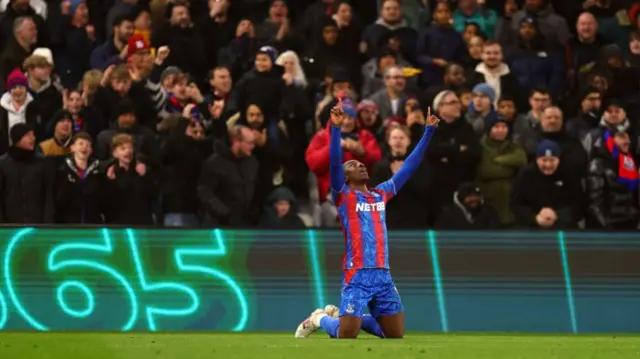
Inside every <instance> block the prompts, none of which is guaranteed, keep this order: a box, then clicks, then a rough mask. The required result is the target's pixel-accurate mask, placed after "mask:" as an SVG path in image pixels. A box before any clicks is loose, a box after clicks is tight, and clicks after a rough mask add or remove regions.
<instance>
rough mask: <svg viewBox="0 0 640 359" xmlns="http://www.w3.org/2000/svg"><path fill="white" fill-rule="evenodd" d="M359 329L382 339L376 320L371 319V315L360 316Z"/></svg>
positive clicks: (382, 335) (380, 329)
mask: <svg viewBox="0 0 640 359" xmlns="http://www.w3.org/2000/svg"><path fill="white" fill-rule="evenodd" d="M360 329H362V330H364V331H365V332H367V333H369V334H371V335H375V336H376V337H378V338H384V333H383V332H382V328H380V324H378V321H377V320H376V318H374V317H372V316H371V314H365V315H363V316H362V325H361V326H360Z"/></svg>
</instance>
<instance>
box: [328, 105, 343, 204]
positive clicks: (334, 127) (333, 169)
mask: <svg viewBox="0 0 640 359" xmlns="http://www.w3.org/2000/svg"><path fill="white" fill-rule="evenodd" d="M343 121H344V112H343V111H342V100H341V99H340V98H339V99H338V105H337V106H336V107H334V108H332V109H331V140H330V142H329V171H330V173H331V190H332V191H334V192H340V191H341V190H342V187H343V186H344V169H343V168H342V144H341V143H340V140H341V139H342V138H341V135H342V122H343Z"/></svg>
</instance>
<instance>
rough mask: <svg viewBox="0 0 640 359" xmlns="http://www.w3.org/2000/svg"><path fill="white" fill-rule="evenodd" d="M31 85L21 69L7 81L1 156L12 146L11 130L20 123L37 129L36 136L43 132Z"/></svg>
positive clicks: (0, 120)
mask: <svg viewBox="0 0 640 359" xmlns="http://www.w3.org/2000/svg"><path fill="white" fill-rule="evenodd" d="M28 86H29V83H28V81H27V78H26V77H25V76H24V73H22V71H20V69H15V70H14V71H13V72H11V74H10V75H9V78H8V79H7V84H6V87H5V88H6V89H7V91H6V92H5V93H4V94H3V95H2V97H0V154H4V153H5V152H6V151H7V148H9V146H10V145H11V144H12V142H11V136H9V134H10V132H11V128H12V127H13V126H15V125H16V124H18V123H26V124H28V125H29V126H31V129H32V130H33V129H35V131H34V133H35V134H36V136H38V135H40V136H41V134H40V133H41V132H42V131H39V130H38V129H39V128H40V127H41V126H38V125H39V122H40V121H38V113H37V108H36V107H34V106H32V103H33V96H31V94H30V93H29V91H27V87H28ZM39 132H40V133H39Z"/></svg>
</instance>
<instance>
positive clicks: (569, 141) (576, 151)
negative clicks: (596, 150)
mask: <svg viewBox="0 0 640 359" xmlns="http://www.w3.org/2000/svg"><path fill="white" fill-rule="evenodd" d="M544 139H547V140H551V141H553V142H555V143H557V144H558V145H559V146H560V148H561V150H562V153H561V155H560V156H561V158H560V160H561V161H562V166H563V167H565V168H567V170H568V171H570V172H572V173H579V174H583V173H584V172H585V170H586V168H587V153H586V152H585V150H584V148H583V147H582V144H581V143H580V141H578V139H576V138H574V137H572V136H571V135H569V134H568V133H567V131H566V130H565V129H564V119H563V115H562V111H561V110H560V109H559V108H558V107H556V106H550V107H547V108H545V109H544V111H543V112H542V116H541V118H540V123H539V125H538V126H536V127H534V128H532V129H530V130H528V131H527V132H525V133H524V134H523V135H522V136H521V137H520V139H519V141H518V142H519V143H520V144H521V145H522V147H524V150H525V152H526V153H527V157H528V158H529V160H530V161H531V160H533V159H535V158H537V155H538V145H539V144H540V142H541V141H543V140H544Z"/></svg>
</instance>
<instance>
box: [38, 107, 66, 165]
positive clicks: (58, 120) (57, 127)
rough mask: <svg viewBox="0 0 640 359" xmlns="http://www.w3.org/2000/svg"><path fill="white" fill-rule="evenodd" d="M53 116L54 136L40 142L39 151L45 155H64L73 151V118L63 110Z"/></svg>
mask: <svg viewBox="0 0 640 359" xmlns="http://www.w3.org/2000/svg"><path fill="white" fill-rule="evenodd" d="M56 115H57V116H56V117H54V118H53V120H52V122H53V128H54V130H53V137H51V138H49V139H47V140H44V141H42V142H40V144H39V145H38V149H39V151H40V152H41V153H42V154H43V155H44V156H45V157H63V156H67V155H69V154H70V153H71V142H72V137H73V118H72V117H71V114H70V113H69V112H68V111H64V110H61V111H59V112H57V113H56Z"/></svg>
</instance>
